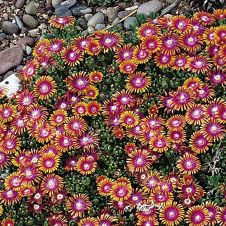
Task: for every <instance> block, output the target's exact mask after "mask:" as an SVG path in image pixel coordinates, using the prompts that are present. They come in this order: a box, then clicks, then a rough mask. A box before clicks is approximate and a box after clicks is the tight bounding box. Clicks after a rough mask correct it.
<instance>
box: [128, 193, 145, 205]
mask: <svg viewBox="0 0 226 226" xmlns="http://www.w3.org/2000/svg"><path fill="white" fill-rule="evenodd" d="M143 200H144V194H143V192H142V190H136V191H134V192H133V193H132V194H131V195H130V197H129V199H128V202H129V205H130V206H131V207H132V208H135V207H136V206H137V205H139V203H140V202H142V201H143Z"/></svg>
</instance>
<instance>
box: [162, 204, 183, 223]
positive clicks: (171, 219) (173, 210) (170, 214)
mask: <svg viewBox="0 0 226 226" xmlns="http://www.w3.org/2000/svg"><path fill="white" fill-rule="evenodd" d="M159 217H160V220H161V222H162V223H164V224H165V225H167V226H173V225H179V224H180V223H181V221H182V220H183V218H184V209H183V207H182V205H181V204H178V203H176V202H172V203H168V204H166V205H165V206H163V207H162V208H161V209H160V215H159Z"/></svg>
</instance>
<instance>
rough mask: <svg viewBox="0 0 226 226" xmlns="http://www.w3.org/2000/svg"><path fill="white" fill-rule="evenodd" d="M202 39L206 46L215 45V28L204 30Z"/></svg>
mask: <svg viewBox="0 0 226 226" xmlns="http://www.w3.org/2000/svg"><path fill="white" fill-rule="evenodd" d="M202 37H203V39H204V41H205V42H206V44H207V45H209V44H214V43H215V28H214V27H210V28H206V30H205V31H204V33H203V36H202Z"/></svg>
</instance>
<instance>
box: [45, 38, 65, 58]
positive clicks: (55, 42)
mask: <svg viewBox="0 0 226 226" xmlns="http://www.w3.org/2000/svg"><path fill="white" fill-rule="evenodd" d="M63 48H64V40H63V39H59V38H53V39H51V40H50V44H49V46H48V53H50V55H52V54H59V53H60V52H61V51H62V50H63Z"/></svg>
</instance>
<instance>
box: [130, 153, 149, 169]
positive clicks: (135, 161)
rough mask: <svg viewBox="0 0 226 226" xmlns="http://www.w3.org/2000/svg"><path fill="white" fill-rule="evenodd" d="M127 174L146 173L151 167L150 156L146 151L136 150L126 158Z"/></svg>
mask: <svg viewBox="0 0 226 226" xmlns="http://www.w3.org/2000/svg"><path fill="white" fill-rule="evenodd" d="M126 162H127V167H128V170H129V172H131V173H137V172H146V171H147V170H148V169H149V168H150V166H151V156H150V154H149V152H148V151H147V150H145V149H144V150H136V151H134V152H132V153H130V154H129V157H128V158H127V161H126Z"/></svg>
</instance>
